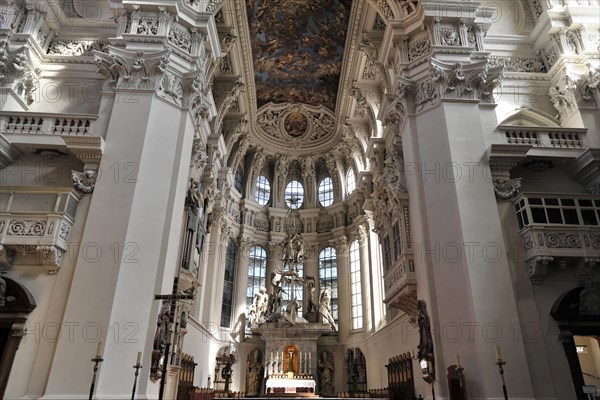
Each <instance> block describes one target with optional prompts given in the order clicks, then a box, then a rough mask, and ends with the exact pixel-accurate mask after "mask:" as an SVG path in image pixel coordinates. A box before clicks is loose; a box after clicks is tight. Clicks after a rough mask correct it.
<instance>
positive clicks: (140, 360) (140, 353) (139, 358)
mask: <svg viewBox="0 0 600 400" xmlns="http://www.w3.org/2000/svg"><path fill="white" fill-rule="evenodd" d="M141 363H142V352H141V351H138V356H137V361H136V362H135V365H140V364H141Z"/></svg>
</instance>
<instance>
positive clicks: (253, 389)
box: [246, 349, 263, 396]
mask: <svg viewBox="0 0 600 400" xmlns="http://www.w3.org/2000/svg"><path fill="white" fill-rule="evenodd" d="M262 376H263V365H262V357H261V353H260V350H258V349H254V350H253V351H252V352H251V353H250V354H248V368H247V373H246V395H248V396H258V395H260V388H261V387H262V382H261V381H262Z"/></svg>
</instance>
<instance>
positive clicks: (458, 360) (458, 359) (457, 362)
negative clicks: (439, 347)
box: [456, 354, 460, 368]
mask: <svg viewBox="0 0 600 400" xmlns="http://www.w3.org/2000/svg"><path fill="white" fill-rule="evenodd" d="M456 367H457V368H460V356H459V355H458V354H457V355H456Z"/></svg>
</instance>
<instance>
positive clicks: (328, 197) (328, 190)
mask: <svg viewBox="0 0 600 400" xmlns="http://www.w3.org/2000/svg"><path fill="white" fill-rule="evenodd" d="M325 181H327V183H326V184H325V186H326V187H325V189H324V190H322V189H321V188H322V187H323V186H324V185H323V184H324V183H325ZM322 196H323V197H324V199H321V197H322ZM317 198H318V199H319V204H320V205H321V207H329V206H330V205H332V204H333V202H334V201H335V196H334V191H333V179H331V177H330V176H326V177H325V178H323V179H321V182H319V186H318V188H317ZM324 201H325V202H328V203H327V204H324Z"/></svg>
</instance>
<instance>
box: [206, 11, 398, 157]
mask: <svg viewBox="0 0 600 400" xmlns="http://www.w3.org/2000/svg"><path fill="white" fill-rule="evenodd" d="M378 3H379V2H376V1H371V0H354V1H352V0H247V1H244V0H231V1H225V2H224V4H223V8H222V10H221V14H220V15H219V16H218V18H216V21H217V28H218V30H219V32H220V34H221V36H222V37H223V36H225V35H230V36H235V37H236V38H237V41H236V43H235V45H234V46H233V47H232V48H231V50H228V54H226V56H225V58H224V61H223V62H222V64H221V68H220V70H219V71H218V72H217V76H216V77H215V84H214V85H213V88H218V87H220V85H231V84H233V82H235V81H240V82H242V83H243V85H244V91H243V93H242V94H240V96H239V98H238V99H236V101H234V103H233V105H232V107H230V108H229V112H228V113H227V115H225V117H224V119H223V124H222V126H220V127H215V131H218V130H221V133H222V134H223V135H224V136H225V138H226V143H227V147H228V150H229V152H230V158H229V160H228V164H229V165H230V166H232V165H231V163H232V162H238V160H239V161H241V160H243V159H244V156H242V155H241V154H237V153H238V152H243V153H247V154H253V153H254V152H255V151H256V150H260V151H261V152H262V153H265V154H266V156H267V158H274V159H278V158H280V157H281V156H282V155H286V156H288V157H291V158H290V160H293V159H297V160H299V159H301V158H304V157H312V158H315V159H316V158H318V157H325V158H329V157H335V158H337V159H348V157H349V158H353V159H355V160H357V161H358V162H359V163H360V164H361V165H362V166H363V167H365V162H364V159H365V152H366V148H367V143H368V140H369V138H370V137H371V136H373V135H374V134H375V130H376V129H377V126H376V125H377V124H376V115H377V113H378V108H377V107H378V104H379V103H380V102H381V100H382V98H381V93H382V91H384V83H383V82H384V79H382V78H383V77H382V73H381V72H380V71H378V70H377V68H375V67H374V65H373V62H370V61H369V60H368V59H367V58H368V57H367V55H366V52H365V51H363V50H362V49H363V45H362V42H363V41H365V40H366V41H367V42H368V43H369V46H371V47H370V48H369V49H371V48H375V49H378V48H379V46H380V44H381V42H382V40H383V36H384V30H385V26H386V22H385V21H386V20H387V19H388V18H390V17H392V15H391V14H390V15H388V16H387V17H386V16H385V15H386V10H387V9H386V10H381V9H380V8H379V6H378ZM382 4H385V5H387V3H386V2H385V1H383V2H382ZM387 11H389V10H387ZM390 13H391V11H390ZM375 52H377V50H375ZM369 55H372V53H370V54H369ZM228 87H230V86H228ZM376 103H377V104H376ZM374 106H375V108H374ZM240 121H242V122H243V123H242V124H240ZM240 127H242V129H240ZM238 149H241V150H238ZM349 162H350V161H349ZM343 164H346V165H348V162H343ZM350 164H354V163H353V162H350Z"/></svg>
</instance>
